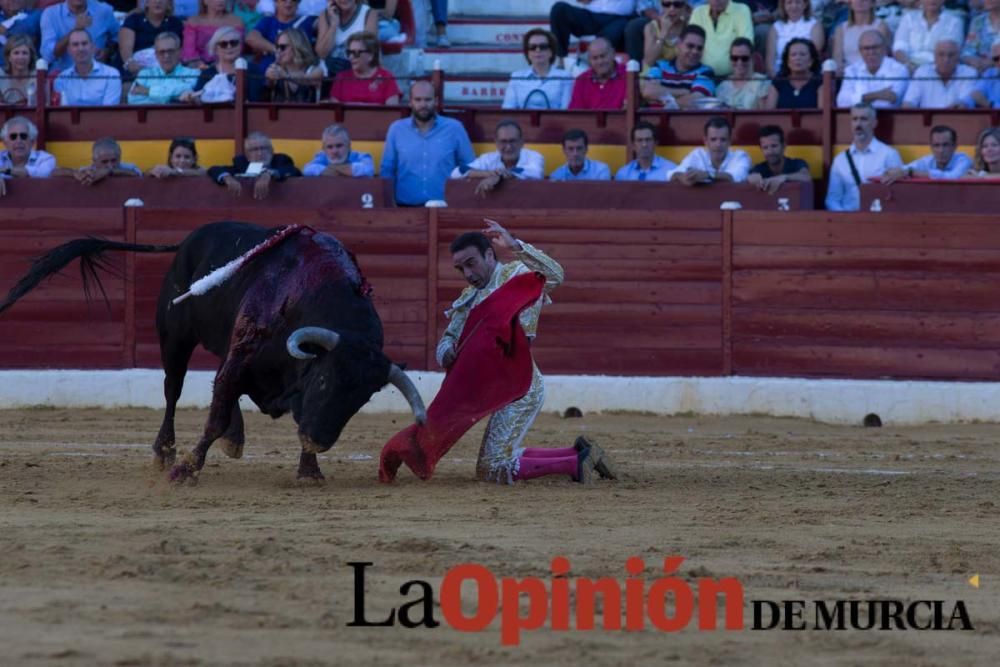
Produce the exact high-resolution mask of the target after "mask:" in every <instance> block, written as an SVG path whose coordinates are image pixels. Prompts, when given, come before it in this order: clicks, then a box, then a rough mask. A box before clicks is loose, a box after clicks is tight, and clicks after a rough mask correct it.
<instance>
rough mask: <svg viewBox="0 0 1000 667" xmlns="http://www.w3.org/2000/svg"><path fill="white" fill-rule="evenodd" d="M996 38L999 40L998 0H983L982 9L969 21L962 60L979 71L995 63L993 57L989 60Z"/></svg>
mask: <svg viewBox="0 0 1000 667" xmlns="http://www.w3.org/2000/svg"><path fill="white" fill-rule="evenodd" d="M997 40H1000V0H983V11H982V12H981V13H979V14H976V15H975V16H973V17H972V21H971V22H970V23H969V34H968V35H966V36H965V46H964V47H963V48H962V62H963V63H965V64H966V65H969V66H971V67H975V68H976V70H978V71H980V72H982V71H983V70H985V69H987V68H989V67H990V65H991V64H996V63H997V61H996V60H995V59H994V60H993V63H991V62H990V50H991V48H992V46H993V45H994V44H996V43H997ZM994 55H995V52H994Z"/></svg>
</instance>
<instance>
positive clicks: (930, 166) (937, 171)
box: [882, 125, 972, 185]
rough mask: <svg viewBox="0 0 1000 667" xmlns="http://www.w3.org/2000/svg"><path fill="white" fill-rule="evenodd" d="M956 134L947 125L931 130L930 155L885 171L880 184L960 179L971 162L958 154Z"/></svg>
mask: <svg viewBox="0 0 1000 667" xmlns="http://www.w3.org/2000/svg"><path fill="white" fill-rule="evenodd" d="M956 148H958V134H957V133H956V132H955V130H954V129H952V128H950V127H948V126H947V125H935V126H934V127H932V128H931V154H930V155H925V156H924V157H922V158H919V159H917V160H914V161H913V162H910V163H909V164H907V165H905V166H903V167H892V168H891V169H887V170H886V172H885V175H884V176H883V177H882V182H883V183H885V184H887V185H892V184H893V183H895V182H896V181H898V180H901V179H904V178H934V179H947V178H962V176H965V174H967V173H968V171H969V169H970V168H972V160H970V159H969V156H968V155H966V154H965V153H959V152H958V151H956V150H955V149H956Z"/></svg>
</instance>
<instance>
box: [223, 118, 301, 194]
mask: <svg viewBox="0 0 1000 667" xmlns="http://www.w3.org/2000/svg"><path fill="white" fill-rule="evenodd" d="M301 175H302V172H300V171H299V170H298V168H296V166H295V162H294V160H292V158H291V157H290V156H288V155H285V154H284V153H275V152H274V146H273V145H272V144H271V138H270V137H268V136H267V135H266V134H264V133H263V132H251V133H250V134H248V135H247V138H246V139H244V140H243V154H242V155H237V156H235V157H234V158H233V163H232V164H229V165H219V166H217V167H209V169H208V177H209V178H211V179H212V182H213V183H216V184H218V185H224V186H226V189H228V190H229V192H230V193H232V195H233V196H235V197H238V196H239V195H240V193H241V192H242V191H243V186H242V185H240V179H241V178H246V179H252V180H253V198H254V199H266V198H267V196H268V194H269V193H270V191H271V183H272V182H273V181H283V180H285V179H287V178H292V177H295V176H301Z"/></svg>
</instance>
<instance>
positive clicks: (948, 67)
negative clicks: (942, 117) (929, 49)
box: [903, 39, 977, 109]
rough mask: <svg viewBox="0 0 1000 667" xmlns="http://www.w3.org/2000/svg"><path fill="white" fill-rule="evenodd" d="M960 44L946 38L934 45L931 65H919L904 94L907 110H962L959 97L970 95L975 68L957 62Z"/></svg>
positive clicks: (973, 85)
mask: <svg viewBox="0 0 1000 667" xmlns="http://www.w3.org/2000/svg"><path fill="white" fill-rule="evenodd" d="M958 54H959V44H958V43H957V42H955V41H954V40H950V39H945V40H942V41H940V42H938V43H937V44H935V45H934V64H933V65H921V66H920V67H918V68H917V71H916V72H914V74H913V80H912V81H910V87H909V88H907V90H906V95H905V96H904V97H903V106H904V107H906V108H910V109H953V108H954V109H961V108H963V105H962V98H964V97H965V96H967V95H971V94H972V90H973V88H975V85H976V76H977V75H976V70H975V69H974V68H972V67H969V66H968V65H961V64H959V62H958Z"/></svg>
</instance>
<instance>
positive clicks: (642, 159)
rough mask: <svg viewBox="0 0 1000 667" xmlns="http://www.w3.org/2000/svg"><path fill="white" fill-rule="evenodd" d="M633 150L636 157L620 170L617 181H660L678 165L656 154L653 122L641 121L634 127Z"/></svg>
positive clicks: (664, 179)
mask: <svg viewBox="0 0 1000 667" xmlns="http://www.w3.org/2000/svg"><path fill="white" fill-rule="evenodd" d="M632 150H633V151H634V152H635V159H634V160H632V161H631V162H629V163H628V164H627V165H625V166H624V167H622V168H621V169H619V170H618V173H616V174H615V180H616V181H660V182H666V181H667V175H668V174H669V173H670V172H671V171H673V170H674V169H676V168H677V165H676V164H674V163H673V162H671V161H670V160H667V159H666V158H662V157H660V156H659V155H657V154H656V128H655V127H654V126H653V124H652V123H649V122H646V121H644V120H643V121H639V122H638V123H636V124H635V126H634V127H633V128H632Z"/></svg>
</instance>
